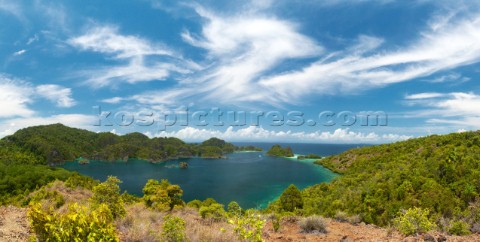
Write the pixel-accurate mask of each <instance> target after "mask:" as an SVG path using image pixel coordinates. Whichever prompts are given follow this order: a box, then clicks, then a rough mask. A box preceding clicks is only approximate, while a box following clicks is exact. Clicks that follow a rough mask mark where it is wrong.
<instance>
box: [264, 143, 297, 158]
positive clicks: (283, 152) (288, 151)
mask: <svg viewBox="0 0 480 242" xmlns="http://www.w3.org/2000/svg"><path fill="white" fill-rule="evenodd" d="M267 155H269V156H277V157H294V156H295V155H294V154H293V151H292V148H290V147H285V148H283V147H282V146H280V145H274V146H272V148H270V150H268V151H267Z"/></svg>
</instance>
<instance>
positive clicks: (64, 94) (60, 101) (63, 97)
mask: <svg viewBox="0 0 480 242" xmlns="http://www.w3.org/2000/svg"><path fill="white" fill-rule="evenodd" d="M36 93H37V95H38V96H41V97H43V98H45V99H47V100H50V101H52V102H54V103H56V105H57V106H58V107H62V108H69V107H73V106H75V104H76V102H75V100H74V99H73V98H72V89H70V88H65V87H62V86H59V85H53V84H49V85H39V86H37V87H36Z"/></svg>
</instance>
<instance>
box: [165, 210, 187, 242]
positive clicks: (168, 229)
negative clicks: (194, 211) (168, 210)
mask: <svg viewBox="0 0 480 242" xmlns="http://www.w3.org/2000/svg"><path fill="white" fill-rule="evenodd" d="M163 219H164V222H163V225H162V238H163V240H162V241H166V242H182V241H186V238H187V237H186V235H185V220H183V219H182V218H179V217H176V216H171V215H167V216H165V217H164V218H163Z"/></svg>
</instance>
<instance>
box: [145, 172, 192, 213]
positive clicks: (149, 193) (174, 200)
mask: <svg viewBox="0 0 480 242" xmlns="http://www.w3.org/2000/svg"><path fill="white" fill-rule="evenodd" d="M182 195H183V190H182V189H181V188H180V186H178V185H172V184H170V182H168V180H166V179H163V180H161V181H160V182H159V181H157V180H153V179H150V180H148V182H147V184H145V186H144V187H143V201H144V202H145V205H146V206H147V207H150V208H154V209H157V210H159V211H167V210H173V208H175V206H183V205H184V202H183V200H182Z"/></svg>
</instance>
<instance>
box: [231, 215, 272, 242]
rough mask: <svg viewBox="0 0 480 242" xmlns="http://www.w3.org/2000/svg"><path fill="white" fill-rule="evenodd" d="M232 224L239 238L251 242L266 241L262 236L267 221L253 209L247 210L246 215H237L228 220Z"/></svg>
mask: <svg viewBox="0 0 480 242" xmlns="http://www.w3.org/2000/svg"><path fill="white" fill-rule="evenodd" d="M228 223H230V224H232V225H233V226H234V227H233V231H234V232H235V233H236V234H237V236H238V239H240V240H247V241H251V242H260V241H264V240H263V238H262V231H263V227H264V226H265V223H266V221H265V220H264V219H262V217H261V216H260V215H258V214H255V212H254V211H253V210H247V211H246V213H245V216H236V217H234V218H232V219H230V220H229V221H228Z"/></svg>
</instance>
